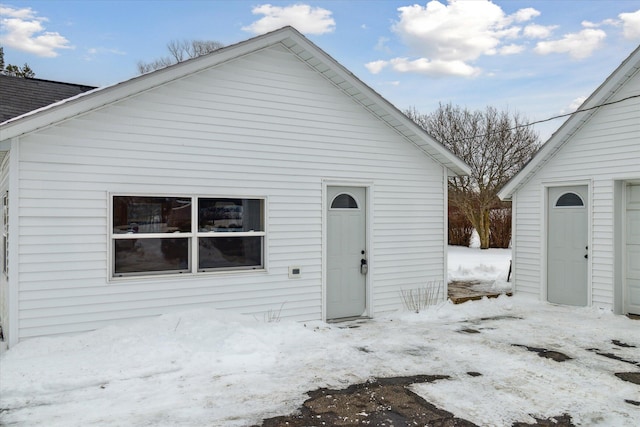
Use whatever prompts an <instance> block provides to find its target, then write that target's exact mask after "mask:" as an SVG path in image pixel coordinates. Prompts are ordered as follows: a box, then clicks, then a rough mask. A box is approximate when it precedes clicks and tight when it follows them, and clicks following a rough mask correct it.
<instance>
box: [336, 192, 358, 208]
mask: <svg viewBox="0 0 640 427" xmlns="http://www.w3.org/2000/svg"><path fill="white" fill-rule="evenodd" d="M331 209H358V202H356V200H355V199H354V198H353V197H351V196H350V195H348V194H340V195H338V196H336V198H335V199H333V202H331Z"/></svg>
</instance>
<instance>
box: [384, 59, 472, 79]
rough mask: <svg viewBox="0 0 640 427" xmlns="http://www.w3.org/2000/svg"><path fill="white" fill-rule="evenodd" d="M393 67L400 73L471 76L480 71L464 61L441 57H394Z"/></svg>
mask: <svg viewBox="0 0 640 427" xmlns="http://www.w3.org/2000/svg"><path fill="white" fill-rule="evenodd" d="M389 62H390V63H391V66H392V67H393V69H394V70H395V71H397V72H400V73H419V74H426V75H429V76H434V77H439V76H461V77H473V76H476V75H478V74H479V73H480V70H479V69H478V68H474V67H472V66H470V65H468V64H466V63H465V62H464V61H459V60H453V61H447V60H442V59H434V60H432V61H431V60H428V59H426V58H419V59H415V60H413V61H410V60H408V59H407V58H394V59H392V60H391V61H389Z"/></svg>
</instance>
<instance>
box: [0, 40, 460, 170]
mask: <svg viewBox="0 0 640 427" xmlns="http://www.w3.org/2000/svg"><path fill="white" fill-rule="evenodd" d="M278 43H281V44H282V45H284V46H285V47H286V48H287V49H289V51H291V53H292V54H294V55H296V56H297V57H298V59H300V60H301V61H303V62H304V63H306V64H307V65H308V66H309V67H311V68H312V69H314V70H316V71H317V72H318V73H320V74H322V75H323V76H324V77H325V78H326V79H327V80H329V81H330V82H332V83H333V85H335V86H336V87H338V88H339V89H340V90H342V92H343V93H345V94H347V95H348V96H350V97H351V98H352V99H353V100H354V101H356V102H358V103H359V104H360V105H362V106H363V107H364V108H366V109H367V110H369V111H370V112H371V113H372V114H373V115H375V116H377V117H378V118H379V119H380V120H382V121H383V122H385V123H386V124H387V125H388V126H389V127H391V128H393V129H394V130H395V132H397V133H398V134H400V135H402V136H403V137H405V138H406V139H408V140H409V141H411V142H412V143H413V144H415V145H416V146H418V147H419V148H420V149H421V150H422V151H423V152H425V153H426V154H427V155H428V156H430V157H431V158H432V159H434V160H435V161H437V162H439V163H440V164H442V165H444V166H445V167H447V168H448V169H449V170H450V171H452V173H454V174H456V175H468V174H470V168H469V166H467V165H466V164H465V163H464V162H463V161H462V160H460V159H459V158H458V157H456V156H455V155H454V154H453V153H452V152H451V151H449V150H448V149H447V148H446V147H445V146H444V145H442V144H441V143H439V142H438V141H436V140H435V139H433V138H432V137H431V136H429V135H428V134H427V133H426V132H425V131H424V130H423V129H422V128H420V127H419V126H418V125H416V124H415V123H414V122H413V121H412V120H411V119H409V118H408V117H407V116H405V115H404V114H403V113H402V112H401V111H400V110H398V109H397V108H396V107H394V106H393V105H392V104H391V103H389V102H388V101H386V100H385V99H384V98H382V97H381V96H380V95H379V94H378V93H376V92H375V91H374V90H373V89H371V88H370V87H369V86H367V85H366V84H364V83H363V82H362V81H361V80H359V79H358V78H357V77H355V76H354V75H353V74H352V73H351V72H349V71H348V70H347V69H346V68H344V67H343V66H342V65H340V64H339V63H338V62H337V61H336V60H334V59H333V58H332V57H331V56H329V55H328V54H327V53H325V52H324V51H323V50H322V49H320V48H319V47H318V46H316V45H315V44H313V43H312V42H310V41H309V40H308V39H307V38H306V37H304V36H303V35H302V34H300V33H299V32H298V31H297V30H295V29H294V28H292V27H284V28H281V29H279V30H276V31H273V32H271V33H267V34H264V35H262V36H258V37H255V38H252V39H249V40H247V41H244V42H240V43H237V44H234V45H231V46H227V47H224V48H221V49H218V50H216V51H215V52H213V53H210V54H208V55H203V56H200V57H198V58H194V59H190V60H188V61H184V62H181V63H179V64H176V65H173V66H170V67H167V68H163V69H161V70H157V71H154V72H151V73H148V74H144V75H142V76H138V77H135V78H132V79H130V80H126V81H124V82H121V83H118V84H115V85H112V86H108V87H105V88H101V89H96V90H94V91H90V92H87V93H83V94H80V95H78V96H75V97H73V98H69V99H66V100H64V101H61V102H58V103H56V104H51V105H49V106H47V107H44V108H41V109H39V110H35V111H32V112H29V113H26V114H24V115H22V116H19V117H15V118H13V119H10V120H8V121H6V122H4V123H0V131H1V139H3V140H6V139H9V138H13V137H16V136H20V135H23V134H25V133H28V132H33V131H35V130H37V129H40V128H43V127H45V126H49V125H51V124H54V123H57V122H60V121H62V120H66V119H69V118H71V117H74V116H76V115H78V114H82V113H85V112H88V111H91V110H94V109H97V108H100V107H102V106H105V105H108V104H112V103H114V102H117V101H119V100H122V99H124V98H128V97H131V96H133V95H135V94H137V93H140V92H144V91H148V90H150V89H153V88H154V87H157V86H161V85H164V84H166V83H168V82H170V81H173V80H176V79H180V78H183V77H185V76H188V75H191V74H195V73H198V72H200V71H203V70H205V69H208V68H211V67H215V66H217V65H219V64H222V63H225V62H227V61H230V60H233V59H234V58H238V57H241V56H244V55H247V54H250V53H251V52H255V51H258V50H261V49H264V48H267V47H269V46H272V45H275V44H278Z"/></svg>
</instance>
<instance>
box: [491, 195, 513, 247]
mask: <svg viewBox="0 0 640 427" xmlns="http://www.w3.org/2000/svg"><path fill="white" fill-rule="evenodd" d="M489 221H490V225H489V229H490V231H491V234H490V236H489V247H490V248H508V247H509V243H510V241H511V205H509V204H503V205H502V206H499V207H496V208H494V209H491V211H489Z"/></svg>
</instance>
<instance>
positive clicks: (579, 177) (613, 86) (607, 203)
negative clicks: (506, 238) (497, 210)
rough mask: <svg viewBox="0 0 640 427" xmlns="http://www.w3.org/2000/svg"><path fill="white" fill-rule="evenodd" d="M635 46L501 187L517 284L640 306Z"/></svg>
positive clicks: (639, 110)
mask: <svg viewBox="0 0 640 427" xmlns="http://www.w3.org/2000/svg"><path fill="white" fill-rule="evenodd" d="M639 69H640V47H639V48H638V49H636V50H635V51H634V52H633V53H632V54H631V55H630V56H629V57H628V58H627V59H626V60H625V61H624V62H623V63H622V64H621V65H620V66H619V67H618V68H617V69H616V70H615V71H614V72H613V74H611V76H609V78H608V79H607V80H606V81H605V82H604V83H603V84H602V85H601V86H600V87H599V88H598V89H597V90H596V91H595V92H594V93H593V94H592V95H591V96H590V97H589V98H588V99H587V100H586V101H585V102H584V103H583V104H582V106H581V107H580V108H579V110H578V112H576V113H574V114H572V115H571V116H570V117H569V119H568V120H567V121H566V122H565V123H564V124H563V125H562V126H561V127H560V129H558V131H557V132H556V133H555V134H553V135H552V136H551V138H550V139H549V141H548V142H547V143H545V144H544V145H543V146H542V148H541V149H540V151H539V152H538V153H537V155H536V156H535V157H534V158H533V159H532V160H531V161H530V162H529V163H528V164H527V165H526V166H525V167H524V168H523V170H522V171H521V172H520V173H519V174H518V175H516V176H515V177H514V178H513V179H512V180H511V181H510V182H509V183H507V185H506V186H505V187H504V188H503V189H502V190H501V191H500V194H499V196H500V197H501V198H502V199H505V200H511V201H512V202H513V241H512V246H513V269H514V270H513V271H514V280H513V282H514V284H515V288H516V292H518V293H520V294H529V295H532V296H535V297H537V298H539V299H541V300H545V301H549V302H552V303H559V304H569V305H577V306H592V305H593V306H598V307H604V308H607V309H611V310H613V311H614V312H615V313H620V314H627V313H635V314H640V72H639V71H638V70H639Z"/></svg>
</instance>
